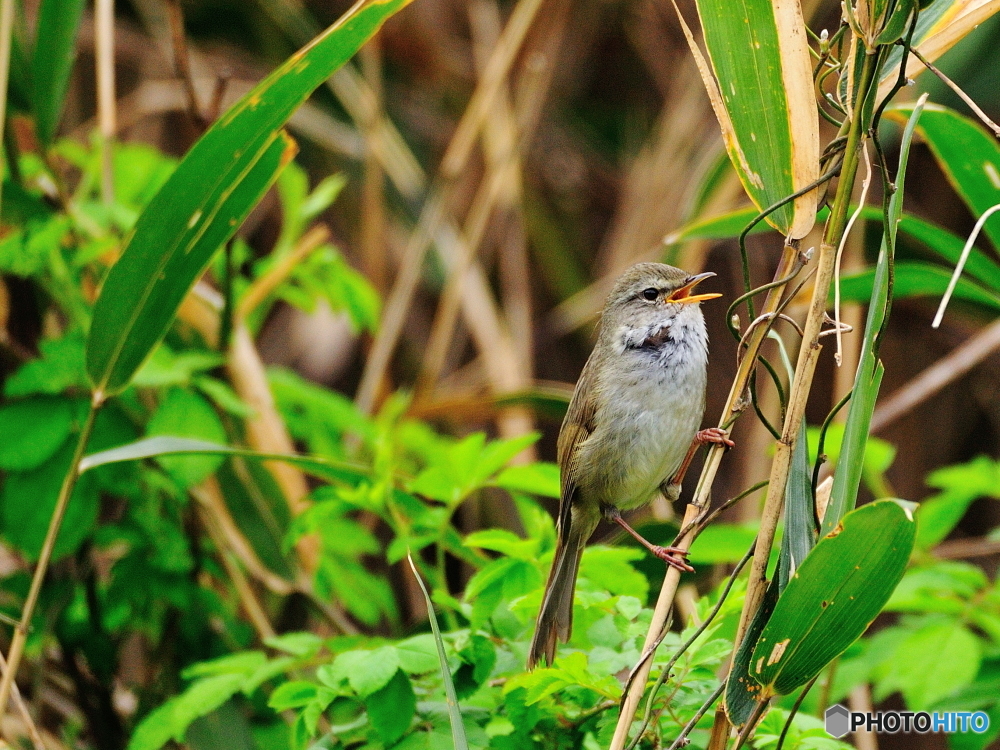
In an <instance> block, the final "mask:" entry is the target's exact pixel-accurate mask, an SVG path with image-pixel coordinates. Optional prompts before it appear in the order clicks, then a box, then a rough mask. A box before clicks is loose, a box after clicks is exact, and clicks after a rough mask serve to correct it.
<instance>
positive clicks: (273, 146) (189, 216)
mask: <svg viewBox="0 0 1000 750" xmlns="http://www.w3.org/2000/svg"><path fill="white" fill-rule="evenodd" d="M211 132H213V131H209V133H211ZM206 137H207V135H206ZM204 141H205V139H204V138H203V139H202V140H201V141H199V143H203V142H204ZM221 145H222V146H223V148H225V147H226V146H228V147H229V148H228V150H227V151H226V152H225V154H226V155H225V166H223V165H222V164H221V163H220V160H219V159H218V158H217V157H218V156H219V154H216V153H213V154H209V155H208V158H204V157H205V154H204V151H199V150H198V144H195V147H194V148H193V149H192V150H191V152H190V153H189V154H188V156H187V157H186V158H185V159H184V161H182V162H181V166H179V167H178V168H177V171H175V172H174V174H173V176H172V177H171V178H170V179H169V180H168V181H167V183H166V184H165V185H164V186H163V188H162V189H161V190H160V192H159V193H157V194H156V197H155V198H153V200H152V202H151V203H150V204H149V207H148V208H147V209H146V210H145V211H144V212H143V213H142V215H141V216H140V217H139V221H138V223H137V224H136V228H135V232H134V233H133V235H132V238H131V240H130V241H129V244H128V247H126V249H125V251H124V253H123V254H122V257H121V258H120V259H119V260H118V262H117V263H116V264H115V265H114V266H112V268H111V271H110V272H109V273H108V275H107V278H106V279H105V280H104V285H103V288H102V289H101V295H100V297H99V298H98V299H97V304H96V305H95V307H94V318H93V322H92V323H91V328H90V335H89V337H88V338H87V375H88V377H89V378H90V381H91V383H92V384H93V386H94V391H95V393H98V394H100V395H101V396H102V397H104V396H108V395H111V394H114V393H117V392H118V391H120V390H121V389H123V388H124V387H125V386H126V385H128V383H129V381H130V380H131V379H132V376H133V375H135V373H136V371H137V370H138V369H139V367H140V366H141V365H142V363H143V362H144V361H145V360H146V358H147V357H148V356H149V354H150V353H151V352H152V350H153V348H154V347H155V346H156V344H157V343H159V341H160V339H162V338H163V336H164V334H166V332H167V329H168V328H169V327H170V323H171V322H172V321H173V318H174V314H175V313H176V312H177V308H178V307H179V306H180V304H181V301H182V300H183V299H184V296H185V295H186V294H187V293H188V290H189V289H190V288H191V286H192V285H193V284H194V282H195V281H196V280H197V279H198V277H199V276H200V275H201V274H202V273H203V272H204V270H205V268H206V266H207V265H208V263H209V261H210V260H211V258H212V255H213V254H214V253H215V251H216V250H217V249H218V248H219V247H220V246H221V245H222V244H223V243H224V242H225V241H226V240H227V239H229V237H231V236H232V235H233V233H234V232H235V231H236V229H237V228H238V227H239V225H240V224H242V223H243V220H244V219H245V218H246V217H247V215H248V214H249V213H250V211H251V209H253V207H254V206H255V205H256V204H257V202H258V201H259V200H260V199H261V197H262V196H263V195H264V193H265V192H266V191H267V188H268V187H270V185H271V183H272V182H274V180H275V179H276V178H277V176H278V172H280V171H281V169H282V167H284V165H285V164H287V163H288V161H289V160H291V158H292V157H293V156H294V154H295V144H294V141H292V139H291V138H290V137H289V136H288V135H287V134H285V133H284V132H280V133H275V134H273V135H271V136H270V137H269V138H267V139H265V140H264V142H263V144H261V145H260V147H259V148H257V149H253V148H248V149H247V150H246V151H245V152H244V151H242V146H241V142H240V141H237V140H235V139H227V141H226V143H224V144H221ZM220 150H222V149H220ZM190 164H195V165H197V166H198V169H199V174H200V175H201V176H200V177H199V178H198V179H197V180H194V179H189V178H191V177H192V175H191V174H190V169H187V170H183V171H182V169H181V167H183V166H184V165H190ZM204 175H213V176H215V178H214V179H212V178H206V177H205V176H204ZM178 176H180V177H181V178H182V179H178ZM194 185H197V188H194V187H193V186H194Z"/></svg>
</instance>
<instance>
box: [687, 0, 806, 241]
mask: <svg viewBox="0 0 1000 750" xmlns="http://www.w3.org/2000/svg"><path fill="white" fill-rule="evenodd" d="M697 5H698V15H699V16H700V18H701V25H702V29H703V32H704V39H705V46H706V47H707V49H708V56H709V58H710V60H711V63H712V69H713V71H714V73H715V81H711V80H706V81H705V83H706V86H707V87H708V89H709V97H710V98H711V99H712V104H713V107H714V108H715V111H716V116H717V117H718V119H719V123H720V125H721V127H722V132H723V140H724V141H725V144H726V150H727V151H728V152H729V157H730V159H731V160H732V162H733V166H734V167H735V168H736V172H737V174H738V175H739V178H740V181H741V182H742V183H743V187H744V189H745V190H746V191H747V194H748V195H749V196H750V199H751V200H752V201H753V202H754V204H755V205H756V206H757V207H758V208H761V209H763V208H766V207H768V206H770V205H772V204H774V203H776V202H778V201H779V200H781V199H783V198H786V197H787V196H789V195H791V194H792V193H794V192H796V191H797V190H799V189H800V188H802V187H805V186H806V185H809V184H810V183H812V182H814V181H815V180H816V178H817V177H818V176H819V174H818V167H817V165H818V162H819V122H818V115H817V113H816V106H815V96H814V93H813V84H812V71H811V61H810V58H809V48H808V45H807V43H806V34H805V24H804V23H803V21H802V15H801V10H800V8H799V5H798V3H795V2H788V1H787V0H773V1H772V0H740V2H737V3H733V2H732V1H731V0H698V2H697ZM689 41H690V40H689ZM692 52H694V49H692ZM699 54H700V53H699ZM703 77H704V74H703ZM815 216H816V199H815V196H813V195H809V196H803V197H800V198H798V199H797V200H795V201H794V202H793V203H789V204H786V205H784V206H782V207H781V208H779V209H777V210H776V211H774V212H773V213H772V214H770V215H769V216H768V217H767V221H768V223H770V224H771V225H772V226H773V227H775V228H776V229H778V230H779V231H780V232H782V233H783V234H786V235H790V236H792V237H802V236H804V235H805V234H806V233H807V232H808V231H809V230H810V229H811V228H812V225H813V223H814V221H815Z"/></svg>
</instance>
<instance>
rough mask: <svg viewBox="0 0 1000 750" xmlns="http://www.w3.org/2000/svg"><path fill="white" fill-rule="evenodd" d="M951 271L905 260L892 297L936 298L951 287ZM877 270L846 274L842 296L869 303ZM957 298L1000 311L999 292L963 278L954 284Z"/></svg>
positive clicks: (895, 280)
mask: <svg viewBox="0 0 1000 750" xmlns="http://www.w3.org/2000/svg"><path fill="white" fill-rule="evenodd" d="M950 279H951V272H950V271H947V270H945V269H944V268H942V267H941V266H935V265H932V264H930V263H922V262H920V261H902V262H900V263H897V264H896V269H895V275H894V277H893V289H892V296H893V297H894V298H896V299H908V298H912V297H937V296H940V295H941V294H943V293H944V291H945V289H947V288H948V281H949V280H950ZM874 280H875V271H874V270H867V271H862V272H861V273H856V274H852V275H850V276H845V277H844V278H842V279H841V280H840V297H841V299H842V300H846V301H849V302H867V301H868V298H869V297H870V296H871V294H872V286H873V284H874ZM954 296H955V298H956V299H960V300H965V301H966V302H972V303H974V304H977V305H982V306H983V307H985V308H987V309H989V310H991V311H997V310H1000V294H998V293H995V292H993V291H992V290H990V289H987V288H985V287H983V286H982V285H980V284H978V283H976V282H975V281H971V280H969V279H966V278H964V277H959V279H958V283H957V284H956V285H955V292H954Z"/></svg>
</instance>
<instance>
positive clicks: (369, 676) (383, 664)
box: [347, 646, 399, 698]
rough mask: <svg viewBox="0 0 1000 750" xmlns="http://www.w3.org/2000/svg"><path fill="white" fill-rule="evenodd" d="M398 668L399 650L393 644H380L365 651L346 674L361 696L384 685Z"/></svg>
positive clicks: (363, 696)
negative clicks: (380, 646) (373, 648)
mask: <svg viewBox="0 0 1000 750" xmlns="http://www.w3.org/2000/svg"><path fill="white" fill-rule="evenodd" d="M398 669H399V652H397V651H396V647H395V646H382V648H377V649H375V650H374V651H367V652H365V655H364V657H363V658H361V659H359V660H358V661H357V663H356V664H355V665H354V668H353V669H352V670H351V673H350V674H349V675H347V680H348V682H350V683H351V687H352V688H354V691H355V692H356V693H357V694H358V695H359V696H361V697H362V698H367V697H368V696H369V695H371V694H372V693H374V692H375V691H376V690H381V689H382V688H383V687H385V686H386V685H387V684H388V682H389V680H391V679H392V677H393V675H395V674H396V670H398Z"/></svg>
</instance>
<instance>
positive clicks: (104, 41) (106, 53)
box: [94, 0, 118, 204]
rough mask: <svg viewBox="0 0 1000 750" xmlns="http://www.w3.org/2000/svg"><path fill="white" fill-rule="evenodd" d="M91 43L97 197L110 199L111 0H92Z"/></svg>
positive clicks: (113, 125) (113, 129)
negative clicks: (97, 145) (98, 138)
mask: <svg viewBox="0 0 1000 750" xmlns="http://www.w3.org/2000/svg"><path fill="white" fill-rule="evenodd" d="M94 32H95V34H94V47H95V52H94V54H95V57H96V59H97V120H98V125H99V129H100V133H101V199H102V200H103V201H104V203H106V204H110V203H111V202H112V201H113V200H114V173H113V171H112V148H113V147H114V139H115V134H116V133H117V132H118V124H117V112H116V101H115V98H116V97H115V3H114V0H96V2H95V4H94Z"/></svg>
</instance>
